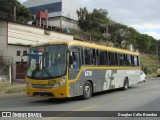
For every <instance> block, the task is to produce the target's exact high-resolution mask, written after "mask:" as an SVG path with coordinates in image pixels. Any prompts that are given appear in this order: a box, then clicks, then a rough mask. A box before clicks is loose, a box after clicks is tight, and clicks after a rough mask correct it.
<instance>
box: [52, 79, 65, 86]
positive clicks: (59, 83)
mask: <svg viewBox="0 0 160 120" xmlns="http://www.w3.org/2000/svg"><path fill="white" fill-rule="evenodd" d="M65 83H66V77H62V80H61V81H59V82H58V83H55V84H54V87H59V86H63V85H65Z"/></svg>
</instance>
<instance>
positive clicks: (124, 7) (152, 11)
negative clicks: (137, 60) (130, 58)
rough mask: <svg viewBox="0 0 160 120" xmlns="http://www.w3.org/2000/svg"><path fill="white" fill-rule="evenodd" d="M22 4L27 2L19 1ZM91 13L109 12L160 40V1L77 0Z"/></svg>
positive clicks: (117, 20) (115, 18)
mask: <svg viewBox="0 0 160 120" xmlns="http://www.w3.org/2000/svg"><path fill="white" fill-rule="evenodd" d="M19 1H20V2H21V3H22V2H24V1H26V0H19ZM76 1H78V3H79V4H80V5H82V6H86V7H87V9H88V10H89V11H91V10H93V8H96V9H100V8H102V9H106V10H108V13H109V17H110V18H111V19H112V20H114V21H116V22H118V23H122V24H125V25H128V26H131V27H134V28H135V29H136V30H137V31H139V32H140V33H143V34H148V35H150V36H153V37H154V38H155V39H158V40H160V13H159V11H160V0H76Z"/></svg>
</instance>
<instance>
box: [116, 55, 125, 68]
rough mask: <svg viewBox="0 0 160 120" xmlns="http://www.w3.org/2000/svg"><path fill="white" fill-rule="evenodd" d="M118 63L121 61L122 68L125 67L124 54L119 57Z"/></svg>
mask: <svg viewBox="0 0 160 120" xmlns="http://www.w3.org/2000/svg"><path fill="white" fill-rule="evenodd" d="M118 61H119V65H120V66H124V65H125V58H124V54H119V55H118Z"/></svg>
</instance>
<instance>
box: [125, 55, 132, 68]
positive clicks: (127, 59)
mask: <svg viewBox="0 0 160 120" xmlns="http://www.w3.org/2000/svg"><path fill="white" fill-rule="evenodd" d="M126 65H127V66H131V55H127V56H126Z"/></svg>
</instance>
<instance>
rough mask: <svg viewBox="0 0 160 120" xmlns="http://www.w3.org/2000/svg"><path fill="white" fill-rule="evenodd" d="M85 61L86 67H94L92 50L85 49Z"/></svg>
mask: <svg viewBox="0 0 160 120" xmlns="http://www.w3.org/2000/svg"><path fill="white" fill-rule="evenodd" d="M84 60H85V65H92V60H91V49H89V48H84Z"/></svg>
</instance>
